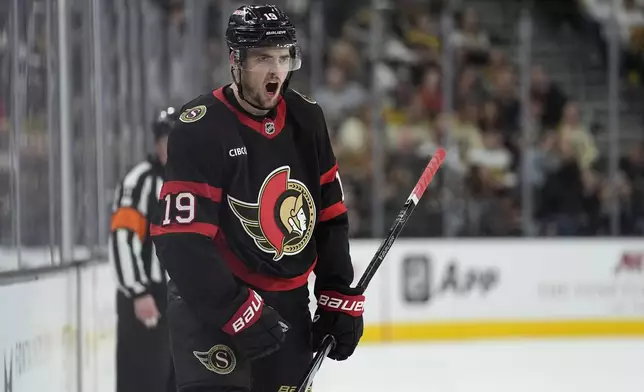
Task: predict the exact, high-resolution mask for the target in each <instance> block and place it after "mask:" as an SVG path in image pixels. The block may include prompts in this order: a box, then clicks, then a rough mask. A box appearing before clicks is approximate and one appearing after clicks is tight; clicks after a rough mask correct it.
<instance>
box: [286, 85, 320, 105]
mask: <svg viewBox="0 0 644 392" xmlns="http://www.w3.org/2000/svg"><path fill="white" fill-rule="evenodd" d="M291 91H293V92H294V93H295V94H297V95H299V96H300V98H302V99H303V100H305V101H306V102H308V103H310V104H311V105H317V102H315V101H314V100H313V99H312V98H310V97H308V96H306V95H304V94H302V93H301V92H299V91H297V90H293V89H291Z"/></svg>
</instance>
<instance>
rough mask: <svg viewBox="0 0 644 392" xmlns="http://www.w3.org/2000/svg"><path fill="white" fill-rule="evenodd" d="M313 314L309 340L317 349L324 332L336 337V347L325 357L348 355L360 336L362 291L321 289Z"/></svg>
mask: <svg viewBox="0 0 644 392" xmlns="http://www.w3.org/2000/svg"><path fill="white" fill-rule="evenodd" d="M316 297H317V298H318V303H317V306H318V307H317V310H316V311H315V316H314V317H313V328H312V335H313V336H312V344H313V349H314V350H316V351H317V349H318V348H319V347H320V344H321V343H322V339H324V337H325V336H326V335H331V336H333V337H334V338H335V347H334V348H333V349H332V350H331V351H330V352H329V355H328V357H329V358H331V359H334V360H336V361H344V360H345V359H347V358H349V357H350V356H351V354H353V352H354V351H355V349H356V346H358V342H359V341H360V338H361V337H362V332H363V329H364V322H363V320H362V313H363V312H364V300H365V297H364V295H362V294H360V293H359V292H358V291H357V290H355V289H352V288H350V287H344V288H341V289H337V288H336V289H335V290H333V289H329V290H320V291H319V292H318V293H317V295H316Z"/></svg>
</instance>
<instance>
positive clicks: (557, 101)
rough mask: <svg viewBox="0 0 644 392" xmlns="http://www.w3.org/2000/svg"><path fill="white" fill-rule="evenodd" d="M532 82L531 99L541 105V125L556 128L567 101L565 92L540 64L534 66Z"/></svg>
mask: <svg viewBox="0 0 644 392" xmlns="http://www.w3.org/2000/svg"><path fill="white" fill-rule="evenodd" d="M530 83H531V89H530V95H531V100H532V102H533V103H534V104H535V105H538V107H539V112H540V113H541V116H540V122H541V126H542V127H543V128H546V129H554V128H555V127H556V126H557V125H558V124H559V122H560V121H561V115H562V112H563V107H564V105H565V104H566V101H567V98H566V96H565V94H564V93H563V91H562V90H561V89H560V88H559V86H557V85H556V84H555V83H553V82H552V81H551V80H550V78H549V77H548V75H547V74H546V72H545V70H544V69H543V67H542V66H539V65H538V66H535V67H533V68H532V74H531V81H530Z"/></svg>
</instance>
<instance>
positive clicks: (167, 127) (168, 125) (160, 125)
mask: <svg viewBox="0 0 644 392" xmlns="http://www.w3.org/2000/svg"><path fill="white" fill-rule="evenodd" d="M179 114H180V113H179V112H177V110H176V109H175V108H174V107H172V106H170V107H168V108H165V109H163V110H161V111H160V112H159V115H158V116H157V118H156V119H155V120H154V123H153V124H152V133H153V134H154V140H155V141H156V140H159V139H160V138H162V137H163V136H167V135H169V134H170V131H172V129H173V128H174V126H175V124H176V122H177V121H178V120H179Z"/></svg>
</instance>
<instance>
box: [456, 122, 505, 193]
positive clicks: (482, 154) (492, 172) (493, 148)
mask: <svg viewBox="0 0 644 392" xmlns="http://www.w3.org/2000/svg"><path fill="white" fill-rule="evenodd" d="M482 139H483V143H482V145H481V146H479V147H474V148H472V149H470V150H469V151H468V154H467V162H468V164H469V165H470V166H475V167H477V168H478V169H479V172H485V177H486V178H489V183H490V184H491V185H492V186H493V188H495V189H499V190H501V189H507V188H512V187H514V186H515V185H516V176H515V175H514V173H513V172H512V155H511V154H510V151H508V149H507V148H506V147H505V146H504V145H503V136H502V135H501V133H500V132H499V131H496V130H489V131H487V132H484V133H483V138H482Z"/></svg>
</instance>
